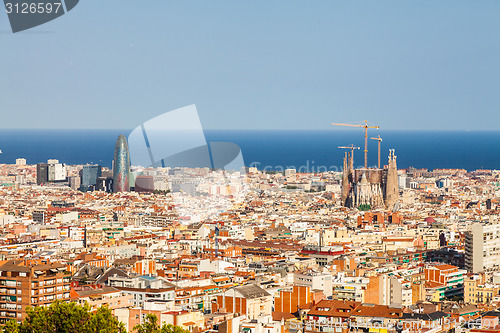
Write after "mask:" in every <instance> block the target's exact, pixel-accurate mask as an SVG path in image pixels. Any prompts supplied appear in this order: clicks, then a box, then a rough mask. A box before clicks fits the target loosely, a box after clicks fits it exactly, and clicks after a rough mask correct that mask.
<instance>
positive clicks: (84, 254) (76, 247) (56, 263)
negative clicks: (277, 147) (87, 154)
mask: <svg viewBox="0 0 500 333" xmlns="http://www.w3.org/2000/svg"><path fill="white" fill-rule="evenodd" d="M375 139H376V138H375ZM378 139H379V140H378V143H379V147H380V142H381V139H380V137H378ZM341 148H344V149H345V148H347V152H346V154H345V157H344V161H343V168H342V171H341V172H332V171H328V172H323V173H300V172H299V171H297V170H295V169H286V170H283V171H261V170H258V169H257V168H254V167H246V168H242V169H241V170H227V171H225V170H221V169H210V168H182V167H157V168H152V167H150V168H142V167H137V166H130V157H129V152H128V146H127V140H126V138H125V137H124V136H120V137H119V138H118V140H117V143H116V148H115V154H114V162H113V167H112V168H111V169H108V168H106V167H102V166H100V165H65V164H63V163H61V162H60V161H58V160H56V159H51V160H48V161H47V163H39V164H36V165H27V163H26V159H24V158H18V159H17V160H16V164H15V165H14V164H2V165H0V184H1V187H0V227H1V229H0V230H1V233H2V235H1V238H0V239H1V243H0V259H1V262H0V284H1V285H2V287H1V288H0V322H1V323H2V324H5V323H8V322H9V321H10V320H15V321H18V322H22V321H23V320H24V319H25V318H26V316H27V311H28V309H29V308H31V307H41V306H48V305H50V304H52V303H54V302H55V301H63V302H76V303H77V304H81V305H83V304H88V305H89V306H90V309H91V311H97V310H98V309H99V308H101V307H103V306H106V307H108V308H109V309H110V310H111V312H112V315H113V316H114V317H115V318H116V319H117V320H118V321H119V322H121V323H123V325H124V327H125V329H126V330H127V331H133V330H134V329H135V328H136V327H137V325H138V324H139V325H140V324H141V323H143V322H144V320H145V319H146V318H147V316H148V315H150V314H153V315H154V316H156V318H158V321H159V323H162V324H171V325H174V326H178V327H180V328H182V329H185V330H188V331H191V332H224V333H229V332H252V333H261V332H262V333H271V332H281V333H285V332H375V333H387V332H408V333H409V332H417V331H418V332H432V333H434V332H451V331H453V332H498V331H500V326H499V323H498V318H499V317H500V312H498V311H496V310H495V309H496V308H497V307H499V306H500V267H499V264H500V239H499V237H498V234H499V231H500V224H499V223H498V213H499V211H498V210H499V209H500V205H499V201H498V199H497V195H498V191H499V190H500V188H499V186H500V180H499V178H500V171H497V170H474V171H467V170H462V169H435V170H432V171H431V170H427V169H415V168H407V169H398V168H397V162H396V161H397V155H396V152H395V151H394V150H392V149H390V150H388V151H389V155H388V159H387V163H384V162H385V161H384V157H383V156H382V157H381V155H380V154H381V153H380V151H381V150H380V149H379V155H378V158H379V165H378V167H373V168H369V167H368V166H367V165H366V163H365V166H364V167H361V168H357V169H355V168H354V164H353V154H354V150H355V148H356V147H354V146H350V147H341ZM365 150H366V149H365ZM386 151H387V150H386ZM382 152H384V150H383V149H382ZM110 153H111V152H110ZM381 160H382V163H380V161H381Z"/></svg>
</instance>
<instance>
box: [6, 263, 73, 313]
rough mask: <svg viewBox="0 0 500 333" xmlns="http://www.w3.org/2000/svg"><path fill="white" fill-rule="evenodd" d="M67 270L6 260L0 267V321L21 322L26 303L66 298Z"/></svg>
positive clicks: (67, 285)
mask: <svg viewBox="0 0 500 333" xmlns="http://www.w3.org/2000/svg"><path fill="white" fill-rule="evenodd" d="M70 280H71V273H70V272H68V271H67V270H66V267H65V266H64V265H63V264H59V263H50V262H41V261H25V260H8V261H6V262H4V263H3V264H2V265H1V266H0V323H5V322H6V321H9V320H10V319H16V320H17V321H22V320H23V319H24V318H25V316H26V308H27V307H28V306H45V305H49V304H50V303H52V302H54V301H56V300H69V298H70Z"/></svg>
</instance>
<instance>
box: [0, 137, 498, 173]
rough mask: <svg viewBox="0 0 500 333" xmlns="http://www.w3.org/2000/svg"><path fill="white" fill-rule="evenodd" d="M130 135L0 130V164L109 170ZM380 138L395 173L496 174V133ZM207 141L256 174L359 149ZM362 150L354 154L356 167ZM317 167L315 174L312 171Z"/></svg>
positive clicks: (372, 158)
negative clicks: (391, 152) (235, 150)
mask: <svg viewBox="0 0 500 333" xmlns="http://www.w3.org/2000/svg"><path fill="white" fill-rule="evenodd" d="M129 132H130V130H117V129H112V130H101V129H91V130H88V129H81V130H80V129H79V130H59V129H57V130H45V129H44V130H38V129H37V130H27V129H20V130H14V129H3V130H0V150H2V152H3V153H2V154H0V163H9V164H13V163H15V159H16V158H19V157H24V158H26V159H27V162H28V164H36V163H39V162H43V161H46V160H47V159H49V158H55V159H58V160H60V161H61V162H62V163H66V164H86V163H97V164H101V165H103V166H106V167H110V166H111V160H112V158H113V150H114V144H115V141H116V138H117V136H118V135H119V134H125V135H126V136H127V135H128V134H129ZM370 134H373V135H378V134H380V135H381V137H382V138H383V142H382V153H381V160H382V164H384V162H386V161H387V155H388V149H389V148H394V149H396V156H397V163H398V168H400V169H401V168H407V167H410V166H412V167H416V168H426V169H429V170H433V169H437V168H457V169H458V168H459V169H466V170H469V171H470V170H476V169H500V131H390V130H385V131H384V130H380V131H372V133H369V135H370ZM205 136H206V139H207V141H226V142H233V143H236V144H238V145H239V146H240V148H241V150H242V154H243V158H244V160H245V164H246V165H247V166H256V167H258V168H259V169H261V170H262V169H263V168H266V167H267V168H266V169H267V170H270V169H282V168H287V167H295V168H297V169H299V168H301V167H302V170H309V171H311V172H315V171H316V170H319V171H321V170H324V169H325V168H326V169H328V170H334V169H336V168H337V169H338V170H340V168H341V166H342V157H343V154H344V151H343V150H341V149H338V148H337V147H338V146H345V145H350V144H354V145H357V146H361V147H362V145H363V139H364V138H363V134H362V131H359V130H336V129H332V130H206V131H205ZM362 154H363V153H362V149H361V150H358V151H355V164H356V165H361V164H362V163H363V161H362ZM376 161H377V144H376V142H374V141H373V140H372V141H371V142H369V165H370V166H374V165H375V164H376ZM318 168H319V169H318Z"/></svg>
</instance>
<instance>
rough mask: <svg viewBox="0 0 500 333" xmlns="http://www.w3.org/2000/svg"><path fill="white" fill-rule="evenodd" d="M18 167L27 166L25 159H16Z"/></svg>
mask: <svg viewBox="0 0 500 333" xmlns="http://www.w3.org/2000/svg"><path fill="white" fill-rule="evenodd" d="M16 165H26V159H25V158H16Z"/></svg>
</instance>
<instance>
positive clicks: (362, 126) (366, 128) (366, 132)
mask: <svg viewBox="0 0 500 333" xmlns="http://www.w3.org/2000/svg"><path fill="white" fill-rule="evenodd" d="M332 125H333V126H349V127H361V128H364V130H365V169H367V168H368V129H369V128H374V129H379V128H380V126H372V125H368V121H367V120H365V123H364V124H342V123H332Z"/></svg>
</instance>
